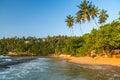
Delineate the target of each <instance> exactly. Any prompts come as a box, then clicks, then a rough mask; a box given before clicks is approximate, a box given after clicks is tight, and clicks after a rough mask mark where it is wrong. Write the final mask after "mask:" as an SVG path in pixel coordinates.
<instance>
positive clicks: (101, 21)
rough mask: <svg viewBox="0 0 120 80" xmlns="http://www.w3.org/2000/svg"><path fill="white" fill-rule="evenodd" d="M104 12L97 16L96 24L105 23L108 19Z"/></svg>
mask: <svg viewBox="0 0 120 80" xmlns="http://www.w3.org/2000/svg"><path fill="white" fill-rule="evenodd" d="M106 12H107V11H105V10H104V9H102V10H101V12H100V15H99V22H98V23H99V24H103V23H105V21H106V20H107V18H108V17H109V15H108V14H107V13H106Z"/></svg>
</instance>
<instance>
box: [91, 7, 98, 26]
mask: <svg viewBox="0 0 120 80" xmlns="http://www.w3.org/2000/svg"><path fill="white" fill-rule="evenodd" d="M98 15H99V9H98V7H95V5H93V6H92V7H91V10H90V16H91V18H92V19H93V20H94V22H95V24H96V26H97V27H98V24H97V22H96V20H95V18H96V17H98Z"/></svg>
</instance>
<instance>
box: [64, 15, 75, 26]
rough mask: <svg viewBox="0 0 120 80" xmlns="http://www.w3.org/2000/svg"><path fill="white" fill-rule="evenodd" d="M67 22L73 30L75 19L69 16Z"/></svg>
mask: <svg viewBox="0 0 120 80" xmlns="http://www.w3.org/2000/svg"><path fill="white" fill-rule="evenodd" d="M65 22H67V26H68V27H69V28H72V27H73V24H74V17H73V16H71V15H68V16H67V17H66V20H65Z"/></svg>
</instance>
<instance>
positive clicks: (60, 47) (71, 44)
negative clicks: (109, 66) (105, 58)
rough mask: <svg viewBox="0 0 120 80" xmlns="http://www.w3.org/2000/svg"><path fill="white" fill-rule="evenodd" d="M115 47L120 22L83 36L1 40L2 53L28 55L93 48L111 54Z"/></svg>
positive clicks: (119, 37)
mask: <svg viewBox="0 0 120 80" xmlns="http://www.w3.org/2000/svg"><path fill="white" fill-rule="evenodd" d="M113 49H120V22H119V21H118V20H116V21H113V22H112V23H109V24H106V25H103V26H100V28H99V29H98V30H97V29H93V30H92V31H91V32H90V33H88V34H84V35H83V36H82V37H68V36H53V37H50V36H48V37H47V38H35V37H27V38H25V37H22V38H18V37H13V38H3V39H1V40H0V54H1V55H2V54H8V53H9V52H15V53H17V54H20V53H27V54H28V55H41V56H43V55H50V54H55V53H56V54H70V55H73V56H84V55H89V54H90V52H91V51H92V50H96V51H97V53H98V54H102V53H106V54H107V55H110V51H111V50H113Z"/></svg>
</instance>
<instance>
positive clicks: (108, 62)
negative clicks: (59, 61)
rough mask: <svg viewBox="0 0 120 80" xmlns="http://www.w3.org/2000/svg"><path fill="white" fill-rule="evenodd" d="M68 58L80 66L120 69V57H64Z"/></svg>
mask: <svg viewBox="0 0 120 80" xmlns="http://www.w3.org/2000/svg"><path fill="white" fill-rule="evenodd" d="M64 58H65V59H68V62H70V63H75V64H78V65H79V66H80V67H83V68H89V69H102V70H108V69H109V70H110V69H119V70H120V58H119V59H117V58H102V57H98V58H97V57H96V58H94V59H93V58H91V57H64Z"/></svg>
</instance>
